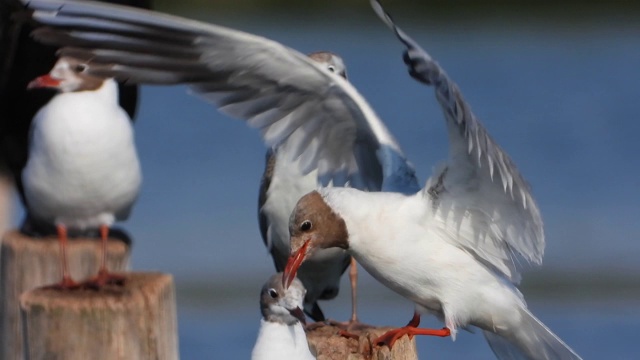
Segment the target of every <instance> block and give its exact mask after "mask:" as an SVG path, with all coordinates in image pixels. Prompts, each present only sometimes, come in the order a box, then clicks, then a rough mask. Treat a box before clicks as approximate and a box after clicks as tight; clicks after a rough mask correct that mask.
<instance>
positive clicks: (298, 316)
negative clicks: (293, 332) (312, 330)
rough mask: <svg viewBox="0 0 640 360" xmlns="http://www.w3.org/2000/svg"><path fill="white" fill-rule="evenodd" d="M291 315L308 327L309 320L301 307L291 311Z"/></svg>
mask: <svg viewBox="0 0 640 360" xmlns="http://www.w3.org/2000/svg"><path fill="white" fill-rule="evenodd" d="M289 314H291V315H292V316H293V317H294V318H296V319H298V320H300V323H302V325H307V319H306V318H305V317H304V312H303V311H302V309H300V308H299V307H296V308H295V309H293V310H289Z"/></svg>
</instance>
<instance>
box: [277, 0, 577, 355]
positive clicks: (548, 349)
mask: <svg viewBox="0 0 640 360" xmlns="http://www.w3.org/2000/svg"><path fill="white" fill-rule="evenodd" d="M371 5H372V6H373V8H374V10H375V11H376V13H377V14H378V16H379V17H380V18H381V19H382V20H383V21H384V22H385V23H386V24H387V25H388V26H389V27H390V28H391V29H392V30H393V31H394V32H395V34H396V35H397V37H398V38H399V39H400V41H401V42H402V43H403V44H404V45H405V46H406V47H407V51H406V52H405V56H404V59H405V62H406V63H407V65H408V66H409V71H410V73H411V75H412V76H413V77H414V78H416V79H417V80H418V81H420V82H423V83H425V84H427V85H433V86H434V88H435V91H436V98H437V99H438V102H439V103H440V105H441V107H442V109H443V112H444V115H445V119H446V123H447V130H448V135H449V141H450V147H449V159H448V161H447V162H446V164H444V166H442V167H441V168H440V169H439V170H438V171H436V172H435V174H434V175H433V176H432V177H431V178H430V179H429V180H428V181H427V183H426V186H425V187H424V189H423V190H422V191H421V192H419V193H417V194H415V195H409V196H406V195H400V194H393V193H387V192H379V193H366V192H362V191H358V190H355V189H348V188H326V189H320V190H318V191H314V192H311V193H309V194H307V195H305V196H304V197H303V198H302V199H300V201H299V202H298V204H297V205H296V209H295V211H294V213H293V214H292V216H291V223H290V227H289V231H290V233H291V249H292V255H291V257H290V259H289V261H288V263H287V267H286V269H285V272H284V278H285V281H286V282H287V283H288V281H289V280H290V279H291V277H292V276H295V273H296V270H297V268H298V267H299V266H300V264H301V263H303V262H304V261H305V258H306V257H308V256H309V255H312V254H313V253H314V252H315V251H316V249H326V248H333V247H337V248H342V249H345V250H347V251H348V252H349V253H351V254H352V255H353V256H354V257H355V258H356V260H357V261H358V262H359V263H360V264H361V265H362V266H363V267H364V268H365V269H366V270H367V271H368V272H369V273H370V274H371V275H373V276H374V277H375V278H376V279H377V280H379V281H380V282H382V283H383V284H385V285H386V286H387V287H389V288H390V289H392V290H394V291H395V292H397V293H399V294H401V295H403V296H404V297H406V298H408V299H410V300H412V301H413V302H414V303H415V306H416V312H415V315H414V318H413V319H412V320H411V321H410V322H409V324H408V325H407V326H406V327H404V328H400V329H395V330H392V331H390V332H388V333H387V334H384V335H383V336H381V337H380V338H378V339H376V343H382V344H387V345H389V346H392V345H393V343H394V342H395V340H397V339H398V338H399V337H400V336H403V335H405V334H407V335H409V336H413V335H420V334H425V335H427V334H428V335H437V336H447V335H451V336H452V337H455V335H456V331H457V330H458V328H464V327H467V326H469V325H472V326H476V327H479V328H481V329H482V330H483V333H484V335H485V337H486V339H487V341H488V342H489V345H490V346H491V348H492V350H493V351H494V353H495V354H496V356H498V358H500V359H513V358H515V359H579V358H580V357H579V356H578V355H577V354H576V353H575V352H574V351H573V350H572V349H571V348H569V347H568V346H567V345H566V344H565V343H564V342H563V341H562V340H560V338H558V337H557V336H556V335H555V334H553V333H552V332H551V331H550V330H549V329H548V328H547V327H546V326H545V325H544V324H542V322H540V320H538V319H537V318H536V317H535V316H534V315H533V314H531V312H529V310H528V309H527V306H526V303H525V301H524V298H523V296H522V294H521V293H520V291H518V289H517V287H516V286H517V284H518V283H519V281H520V272H519V268H518V261H519V260H520V259H524V260H528V261H531V262H534V263H540V262H541V260H542V255H543V251H544V235H543V226H542V219H541V217H540V213H539V211H538V207H537V205H536V203H535V202H534V200H533V197H532V195H531V193H530V191H529V187H528V185H527V183H526V182H525V180H524V178H523V177H522V176H521V175H520V173H519V172H518V171H517V169H516V168H515V165H514V164H513V162H512V160H511V159H510V158H509V156H508V155H507V154H506V153H505V152H504V150H502V149H501V148H500V147H499V146H498V145H497V144H496V142H495V141H494V140H493V139H492V138H491V137H490V136H489V134H488V133H487V131H486V130H485V129H484V127H483V126H482V124H481V123H480V122H479V121H478V120H477V119H476V117H475V116H474V115H473V113H472V112H471V109H470V107H469V105H468V104H467V103H466V102H465V101H464V99H463V98H462V95H461V93H460V90H459V88H458V86H457V85H456V84H455V83H454V82H453V81H451V80H450V79H449V78H448V76H447V75H446V73H445V72H444V71H443V70H442V68H441V67H440V66H439V65H438V64H437V63H436V62H435V61H434V60H433V59H432V58H431V57H430V56H429V54H428V53H427V52H426V51H424V50H423V49H422V48H420V46H419V45H417V44H416V43H415V41H413V40H412V39H411V38H410V37H408V36H407V35H406V34H405V33H404V32H402V31H401V30H400V29H399V28H398V27H396V26H395V24H394V23H393V22H392V20H391V18H390V17H389V16H388V15H387V14H386V13H385V12H384V10H383V9H382V7H381V6H380V4H379V3H378V2H377V1H375V0H372V1H371ZM419 313H429V314H435V315H436V316H438V317H439V318H440V319H442V320H443V321H444V324H445V326H446V327H445V328H444V329H442V330H430V329H419V328H417V326H418V325H419V322H420V315H419Z"/></svg>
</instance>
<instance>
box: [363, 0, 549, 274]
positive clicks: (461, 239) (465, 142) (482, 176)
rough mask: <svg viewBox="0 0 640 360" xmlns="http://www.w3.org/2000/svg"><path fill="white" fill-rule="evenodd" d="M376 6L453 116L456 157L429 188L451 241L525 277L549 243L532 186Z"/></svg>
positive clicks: (415, 72) (419, 75) (413, 67)
mask: <svg viewBox="0 0 640 360" xmlns="http://www.w3.org/2000/svg"><path fill="white" fill-rule="evenodd" d="M371 5H372V7H373V8H374V10H375V11H376V13H377V14H378V16H379V17H380V18H381V19H382V20H383V21H384V22H385V23H386V24H387V25H388V26H389V27H390V28H391V29H392V30H393V31H394V32H395V34H396V36H397V37H398V39H400V41H401V42H402V43H403V44H404V45H405V46H406V47H407V51H406V52H405V55H404V58H405V62H406V63H407V65H408V66H409V72H410V74H411V75H412V76H413V77H414V78H415V79H417V80H418V81H420V82H423V83H425V84H428V85H433V86H434V88H435V91H436V97H437V99H438V102H439V103H440V105H441V107H442V110H443V112H444V115H445V118H446V121H447V130H448V134H449V142H450V147H449V159H448V161H447V164H446V165H445V166H444V167H443V168H442V169H441V170H439V171H437V172H436V173H435V174H434V175H433V176H432V177H431V178H430V179H429V180H428V181H427V185H426V187H425V189H424V194H425V197H426V198H427V199H428V202H429V205H430V207H431V209H432V211H433V216H434V219H435V221H436V223H437V224H436V226H439V228H440V230H441V231H442V235H443V238H444V239H446V240H447V241H450V242H452V243H454V244H456V245H458V246H460V247H462V248H464V249H466V250H467V251H469V252H471V253H473V254H474V255H475V256H476V257H478V258H479V259H480V260H482V261H483V262H484V263H485V264H487V265H489V266H491V267H493V268H495V269H497V270H499V271H500V272H502V273H503V274H504V275H505V276H506V277H507V278H508V279H510V280H511V281H512V282H514V283H518V282H519V281H520V273H519V266H518V265H519V264H518V259H519V258H520V257H521V258H523V259H525V260H527V261H530V262H533V263H540V262H541V261H542V256H543V253H544V245H545V241H544V233H543V225H542V219H541V217H540V212H539V210H538V207H537V205H536V203H535V201H534V200H533V197H532V195H531V192H530V189H529V186H528V185H527V183H526V181H525V180H524V178H523V177H522V175H520V173H519V172H518V170H517V169H516V167H515V165H514V164H513V162H512V161H511V159H510V158H509V156H508V155H507V154H506V152H504V150H502V149H501V148H500V146H498V144H497V143H496V142H495V141H494V140H493V139H492V138H491V136H490V135H489V134H488V133H487V131H486V130H485V128H484V127H483V126H482V124H481V123H480V122H479V121H478V120H477V119H476V117H475V116H474V114H473V113H472V112H471V108H470V107H469V105H468V104H467V103H466V102H465V100H464V99H463V97H462V94H461V92H460V90H459V89H458V86H457V85H456V84H455V83H454V82H453V81H452V80H451V79H449V77H448V76H447V74H446V73H445V72H444V70H442V68H441V67H440V66H439V65H438V64H437V63H436V62H435V61H434V60H433V59H432V58H431V56H429V54H428V53H427V52H426V51H424V50H423V49H422V48H421V47H420V46H419V45H418V44H417V43H416V42H415V41H414V40H412V39H411V38H410V37H409V36H407V35H406V34H405V33H404V32H403V31H402V30H400V29H399V28H398V27H397V26H396V25H395V24H394V23H393V21H392V19H391V18H390V17H389V15H388V14H386V13H385V12H384V10H383V9H382V7H381V6H380V4H379V3H378V2H377V1H375V0H371ZM496 175H497V176H496Z"/></svg>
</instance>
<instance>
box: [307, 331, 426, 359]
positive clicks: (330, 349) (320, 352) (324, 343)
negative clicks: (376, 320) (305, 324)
mask: <svg viewBox="0 0 640 360" xmlns="http://www.w3.org/2000/svg"><path fill="white" fill-rule="evenodd" d="M391 329H393V328H390V327H371V328H367V329H365V330H362V331H353V333H354V334H356V335H359V338H358V339H357V340H356V339H347V338H345V337H343V336H341V335H340V334H339V332H340V329H339V328H337V327H334V326H329V325H327V326H322V327H319V328H316V329H314V330H311V331H309V332H307V340H308V341H309V347H310V348H311V350H312V351H314V352H315V354H316V357H317V359H318V360H365V359H366V360H392V359H393V360H417V359H418V352H417V350H416V342H415V339H411V340H409V338H408V337H407V336H404V337H402V338H400V339H399V340H398V341H397V342H396V343H395V345H394V346H393V349H391V350H389V348H388V347H386V346H383V347H375V346H372V342H373V340H374V339H375V338H377V337H378V336H380V335H382V334H384V333H385V332H386V331H388V330H391Z"/></svg>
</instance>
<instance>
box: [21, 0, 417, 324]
mask: <svg viewBox="0 0 640 360" xmlns="http://www.w3.org/2000/svg"><path fill="white" fill-rule="evenodd" d="M26 4H27V5H28V6H29V7H31V8H32V9H34V10H35V11H34V13H33V19H34V20H36V21H37V22H40V23H41V24H43V25H45V26H44V27H42V28H40V29H38V30H36V31H35V32H34V36H35V37H36V38H37V39H39V40H41V41H43V42H45V43H50V44H54V45H64V46H65V47H64V48H62V49H61V54H63V55H65V56H72V57H76V58H79V59H84V60H86V61H88V62H89V66H88V69H87V72H88V73H89V74H94V75H99V76H106V77H114V78H116V79H119V80H122V81H127V82H129V83H149V84H165V85H172V84H187V85H189V86H190V88H191V89H192V90H193V91H194V92H195V93H196V94H198V95H200V96H202V97H203V98H205V99H207V100H209V101H211V102H213V103H214V104H216V105H217V106H218V108H219V110H221V111H222V112H224V113H226V114H228V115H230V116H233V117H236V118H240V119H243V120H245V121H247V122H248V123H249V125H251V126H253V127H257V128H259V129H260V131H261V133H262V136H263V138H264V140H265V142H266V144H267V146H269V147H270V148H271V149H275V152H276V156H277V161H276V162H275V167H274V169H275V173H276V175H277V173H278V171H279V170H282V169H284V170H282V171H287V170H291V169H292V168H293V166H296V165H297V166H298V170H297V171H298V174H296V175H295V176H296V177H297V176H301V175H303V176H307V175H308V176H309V177H310V178H312V177H315V185H314V182H313V181H311V180H309V183H306V181H307V180H304V179H302V178H300V183H304V184H302V185H300V186H301V187H305V188H306V187H313V186H316V187H317V186H318V185H321V186H349V187H353V188H357V189H360V190H363V191H389V192H399V193H402V194H414V193H416V192H417V191H419V190H420V187H419V185H418V181H417V178H416V176H415V171H414V168H413V166H412V165H411V164H410V163H409V162H408V161H407V160H406V157H405V155H404V153H403V152H402V150H401V149H400V146H399V145H398V144H397V142H396V140H395V139H394V138H393V136H392V135H391V134H390V133H389V131H388V130H387V128H386V127H385V126H384V124H383V123H382V122H381V121H380V120H379V119H378V118H377V116H376V115H375V113H374V112H373V110H372V109H371V107H370V106H369V105H368V104H367V102H366V101H365V100H364V99H363V98H362V96H361V95H360V94H359V93H358V92H357V90H356V89H355V88H354V87H353V86H352V85H351V84H349V82H348V81H347V80H346V79H345V78H344V77H343V76H341V75H340V74H339V72H340V71H338V72H336V70H337V69H339V67H341V66H339V64H335V65H334V66H331V64H330V63H326V61H325V63H322V61H320V63H319V62H318V61H317V60H318V59H316V60H314V59H312V58H309V57H308V56H306V55H304V54H301V53H299V52H297V51H295V50H293V49H290V48H288V47H285V46H283V45H282V44H279V43H277V42H275V41H272V40H269V39H266V38H263V37H259V36H256V35H252V34H248V33H244V32H241V31H237V30H233V29H229V28H225V27H221V26H216V25H212V24H206V23H202V22H198V21H193V20H188V19H184V18H180V17H176V16H170V15H166V14H161V13H157V12H152V11H145V10H139V9H133V8H128V7H122V6H113V5H103V4H98V3H92V2H90V1H82V2H65V1H59V0H54V1H48V0H32V1H29V2H28V3H26ZM337 60H338V58H337V57H333V61H337ZM342 67H343V65H342ZM332 69H333V70H332ZM279 153H282V157H280V154H279ZM285 167H286V169H285ZM266 172H267V175H269V164H267V171H266ZM265 180H266V182H267V183H268V182H269V181H270V180H273V178H271V179H270V178H269V176H266V177H265ZM296 182H297V181H296ZM267 185H269V186H267V189H268V188H269V187H270V186H271V187H273V186H275V185H276V183H272V184H267ZM281 185H283V184H281ZM283 186H286V185H283ZM296 186H298V185H296ZM298 190H300V191H302V190H304V189H302V188H300V189H296V191H298ZM310 190H312V188H309V189H308V190H306V191H307V192H308V191H310ZM274 191H275V190H274ZM302 194H303V192H301V193H300V194H299V195H302ZM267 195H270V194H268V191H267ZM272 195H274V196H275V195H276V194H274V193H272ZM294 195H296V194H294V193H293V191H292V192H291V194H284V195H283V196H292V197H293V196H294ZM277 196H281V195H277ZM265 201H266V208H265V206H264V205H263V206H262V214H263V215H265V216H271V217H272V220H269V221H266V222H265V220H261V221H262V224H261V228H262V232H263V236H264V237H266V243H267V244H268V245H269V244H270V245H271V250H274V249H278V250H277V251H282V250H281V248H284V247H285V246H286V247H287V249H288V244H283V240H282V239H283V237H285V238H286V232H287V231H288V230H286V229H283V226H288V218H289V215H290V214H289V213H288V212H289V211H288V210H291V209H293V205H294V202H295V201H297V199H295V200H291V199H286V202H287V203H288V204H284V203H283V204H281V205H280V206H274V205H273V204H271V203H269V201H270V200H269V198H268V197H266V198H265ZM289 202H290V203H289ZM283 212H286V213H285V214H282V213H283ZM283 221H284V224H286V225H283ZM269 226H271V228H272V229H271V230H268V229H269ZM276 232H277V234H276ZM283 233H284V235H283ZM276 236H277V237H276ZM325 254H329V256H331V257H333V256H336V257H335V259H337V260H335V262H334V260H332V262H334V264H335V265H332V267H331V268H330V269H328V270H327V269H325V270H323V271H322V272H321V273H318V274H315V276H326V277H327V278H326V279H323V282H324V283H325V284H327V285H322V286H314V284H310V283H313V282H317V281H318V280H316V279H313V278H312V276H311V275H312V274H311V272H307V274H309V275H308V276H307V275H306V274H305V273H304V272H303V273H302V274H301V278H302V281H303V283H304V282H305V281H307V280H306V279H305V278H307V279H310V280H309V281H307V286H309V288H308V291H309V293H310V295H311V296H307V306H306V308H307V309H309V310H310V313H311V315H312V316H314V317H315V318H321V317H322V316H323V315H322V313H321V312H319V311H315V310H316V309H317V310H319V308H318V307H317V306H313V305H314V303H315V300H317V299H318V298H323V297H325V296H326V297H329V296H330V295H331V296H332V295H333V294H332V292H333V291H334V290H333V289H332V288H337V284H338V283H337V275H339V274H341V273H342V272H343V271H344V269H345V266H346V262H347V261H348V257H347V256H346V255H345V254H344V252H343V251H342V250H340V249H333V250H330V251H329V252H325ZM336 254H337V255H336ZM280 256H285V257H286V254H284V255H277V256H274V262H276V267H278V268H279V267H280V266H283V265H278V263H279V262H281V263H280V264H283V263H284V261H285V260H284V259H283V260H279V257H280ZM318 257H319V258H320V259H322V257H324V256H320V255H318ZM312 260H313V259H312ZM310 268H311V266H310ZM334 284H335V285H334ZM354 304H355V302H354ZM354 307H355V306H354ZM354 320H356V317H355V311H354V315H353V316H352V322H351V324H353V323H355V321H354Z"/></svg>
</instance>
